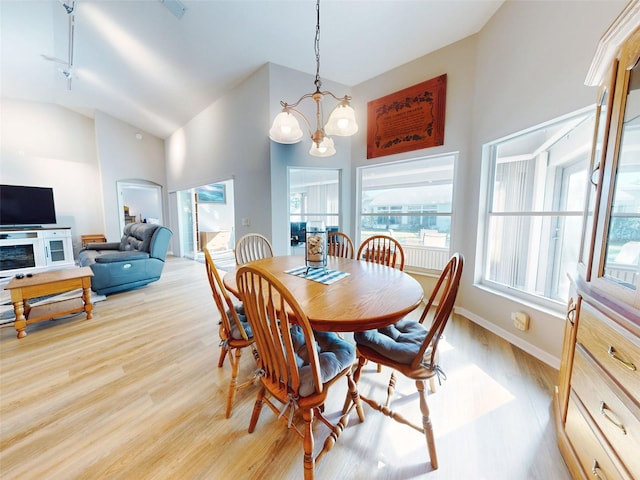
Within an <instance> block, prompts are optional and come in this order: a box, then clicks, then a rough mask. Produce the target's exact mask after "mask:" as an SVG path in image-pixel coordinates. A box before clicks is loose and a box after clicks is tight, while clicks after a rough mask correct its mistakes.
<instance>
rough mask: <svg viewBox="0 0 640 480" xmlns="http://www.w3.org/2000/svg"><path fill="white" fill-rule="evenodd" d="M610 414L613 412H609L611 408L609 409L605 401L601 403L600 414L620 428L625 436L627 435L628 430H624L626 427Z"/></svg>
mask: <svg viewBox="0 0 640 480" xmlns="http://www.w3.org/2000/svg"><path fill="white" fill-rule="evenodd" d="M609 412H611V410H609V408H608V407H607V404H606V403H604V402H603V401H602V402H600V413H601V414H602V416H603V417H604V418H606V419H607V420H609V421H610V422H611V423H613V424H614V425H615V426H616V427H618V429H619V430H620V431H621V432H622V433H623V435H626V434H627V429H626V428H624V425H622V424H621V423H619V422H618V421H616V420H615V419H614V418H613V416H612V413H609Z"/></svg>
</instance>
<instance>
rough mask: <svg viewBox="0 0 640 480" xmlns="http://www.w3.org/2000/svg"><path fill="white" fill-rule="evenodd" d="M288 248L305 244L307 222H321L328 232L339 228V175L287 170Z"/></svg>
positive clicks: (308, 170)
mask: <svg viewBox="0 0 640 480" xmlns="http://www.w3.org/2000/svg"><path fill="white" fill-rule="evenodd" d="M289 220H290V229H291V232H290V233H291V248H292V249H295V248H296V247H298V246H299V245H300V244H303V243H304V242H305V232H306V227H307V223H308V222H324V224H325V226H326V227H327V228H328V229H329V230H334V231H337V230H338V229H339V226H340V171H339V170H332V169H326V168H325V169H312V168H290V169H289Z"/></svg>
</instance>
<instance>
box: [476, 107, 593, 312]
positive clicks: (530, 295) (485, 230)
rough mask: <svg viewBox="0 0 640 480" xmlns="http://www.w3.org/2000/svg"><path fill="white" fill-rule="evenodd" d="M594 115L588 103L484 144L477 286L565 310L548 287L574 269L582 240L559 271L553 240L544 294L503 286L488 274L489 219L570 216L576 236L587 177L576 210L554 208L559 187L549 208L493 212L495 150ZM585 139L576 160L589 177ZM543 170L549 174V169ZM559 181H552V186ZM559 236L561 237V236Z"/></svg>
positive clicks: (572, 166) (560, 197)
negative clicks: (567, 269) (571, 263)
mask: <svg viewBox="0 0 640 480" xmlns="http://www.w3.org/2000/svg"><path fill="white" fill-rule="evenodd" d="M595 115H596V108H595V105H590V106H588V107H585V108H582V109H579V110H576V111H573V112H570V113H568V114H566V115H562V116H559V117H556V118H554V119H552V120H549V121H547V122H543V123H540V124H537V125H535V126H532V127H530V128H526V129H523V130H520V131H518V132H516V133H513V134H511V135H508V136H505V137H502V138H499V139H497V140H494V141H491V142H488V143H486V144H485V145H484V146H483V150H482V152H483V169H482V184H481V188H480V192H481V202H480V210H479V223H478V237H477V238H478V242H477V244H476V256H477V258H478V262H477V265H478V269H479V272H478V275H477V277H476V278H477V280H476V282H475V283H476V285H479V286H482V287H484V288H486V289H488V290H490V291H493V292H495V293H498V294H502V295H506V296H509V297H514V298H515V299H517V300H518V301H524V302H527V303H529V304H532V305H535V306H538V307H542V308H545V309H550V310H552V311H555V312H562V311H563V310H564V309H565V307H566V299H554V298H551V297H550V296H548V295H550V289H552V288H553V285H555V284H558V285H559V284H560V282H561V281H563V280H562V278H561V277H563V278H567V276H568V275H569V274H570V273H573V270H577V266H578V262H579V261H580V249H581V245H582V243H581V242H580V241H578V243H577V251H576V262H575V265H574V267H575V268H574V269H573V270H572V271H571V272H561V271H560V269H558V271H556V270H555V268H556V266H557V265H559V264H561V263H562V262H561V258H560V253H562V249H561V247H560V246H559V245H558V244H557V243H556V245H555V246H554V254H553V258H548V259H547V262H546V276H547V277H548V278H551V281H550V283H549V284H546V285H545V293H544V295H541V294H537V293H534V292H530V291H525V290H524V289H521V288H517V287H515V286H511V285H506V284H503V283H500V282H498V281H496V280H494V279H490V278H488V277H489V274H490V269H491V267H490V264H491V258H490V257H491V255H490V254H491V252H492V249H491V243H490V237H491V233H492V232H491V225H492V222H491V220H492V219H493V218H498V217H519V218H523V219H524V218H537V219H539V221H540V222H545V219H546V218H549V217H550V218H551V219H552V220H550V221H551V222H552V223H551V225H553V224H556V223H557V222H559V221H562V220H563V219H569V218H571V219H575V220H577V221H578V222H579V223H580V228H579V229H578V231H577V232H576V235H579V236H581V235H580V234H581V232H582V228H583V222H584V214H585V209H586V198H587V197H586V193H587V183H588V178H587V179H585V182H584V201H583V202H582V204H581V207H580V209H579V210H557V209H558V208H560V207H559V204H560V203H562V202H563V201H564V199H565V197H566V192H564V190H563V189H562V188H560V194H559V195H556V194H555V191H554V195H553V201H552V203H553V208H552V209H551V208H547V206H546V205H545V208H535V207H534V208H532V209H529V210H523V211H518V210H503V211H493V208H494V195H495V193H496V192H495V190H494V187H495V173H496V171H495V165H496V156H497V155H496V151H497V147H498V145H500V144H503V143H505V142H507V141H510V140H513V139H516V138H518V137H522V136H525V135H528V134H532V133H534V132H536V131H539V130H541V129H544V128H548V127H550V126H553V125H557V124H560V123H562V122H569V121H571V120H572V119H579V118H581V117H582V120H581V121H580V122H579V123H578V124H576V125H580V124H581V123H582V122H584V121H586V122H589V121H593V120H594V119H595ZM572 131H573V130H572ZM587 140H588V141H587V143H586V144H585V147H586V148H587V150H586V156H585V158H584V159H581V160H579V161H581V162H583V163H584V172H585V174H586V175H587V177H588V173H589V166H590V161H591V153H590V149H591V148H592V135H591V136H590V137H589V138H588V139H587ZM553 145H554V144H552V145H549V147H548V149H547V152H546V153H547V157H548V151H549V149H550V148H551V147H552V146H553ZM579 161H578V160H576V161H575V162H569V163H567V164H566V165H563V167H562V172H561V173H562V175H560V178H559V180H560V182H559V183H562V184H564V182H565V181H566V179H567V178H568V176H569V175H570V174H571V173H572V171H573V170H574V169H575V167H576V165H577V164H578V162H579ZM546 168H547V167H545V169H546ZM545 173H546V174H548V171H547V172H545ZM559 173H560V172H555V175H556V177H557V176H558V175H559ZM559 183H556V184H554V188H555V186H557V185H558V184H559ZM544 187H545V188H547V186H546V184H545V185H544ZM545 193H546V192H545ZM483 197H484V201H482V200H483ZM564 223H565V222H563V225H564ZM561 238H563V237H562V236H561ZM549 241H550V242H551V239H549ZM549 269H551V271H549ZM524 274H525V275H527V276H530V275H535V276H536V278H538V277H539V271H538V270H536V271H535V272H529V271H528V270H527V271H525V272H524Z"/></svg>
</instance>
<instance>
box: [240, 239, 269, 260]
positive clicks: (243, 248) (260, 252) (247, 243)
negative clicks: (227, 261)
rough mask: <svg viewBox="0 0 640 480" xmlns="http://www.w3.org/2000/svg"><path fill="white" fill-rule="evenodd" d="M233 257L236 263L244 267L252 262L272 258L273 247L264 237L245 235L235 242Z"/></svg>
mask: <svg viewBox="0 0 640 480" xmlns="http://www.w3.org/2000/svg"><path fill="white" fill-rule="evenodd" d="M235 255H236V263H237V264H238V265H244V264H245V263H248V262H251V261H253V260H259V259H261V258H268V257H273V247H272V246H271V242H269V240H268V239H267V237H265V236H264V235H260V234H259V233H247V234H246V235H243V236H242V237H240V239H239V240H238V241H237V242H236V247H235Z"/></svg>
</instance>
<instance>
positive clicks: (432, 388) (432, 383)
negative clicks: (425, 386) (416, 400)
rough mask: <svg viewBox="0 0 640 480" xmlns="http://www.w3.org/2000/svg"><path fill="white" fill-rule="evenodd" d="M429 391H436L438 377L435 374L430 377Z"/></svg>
mask: <svg viewBox="0 0 640 480" xmlns="http://www.w3.org/2000/svg"><path fill="white" fill-rule="evenodd" d="M429 391H430V392H431V393H436V378H435V376H433V377H431V378H430V379H429Z"/></svg>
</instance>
